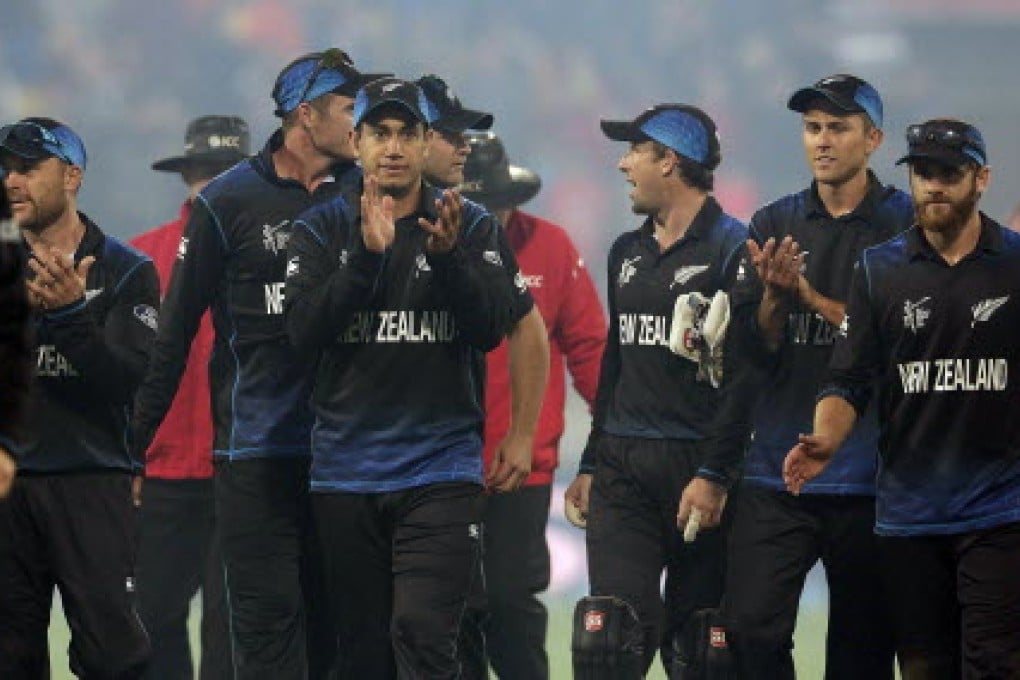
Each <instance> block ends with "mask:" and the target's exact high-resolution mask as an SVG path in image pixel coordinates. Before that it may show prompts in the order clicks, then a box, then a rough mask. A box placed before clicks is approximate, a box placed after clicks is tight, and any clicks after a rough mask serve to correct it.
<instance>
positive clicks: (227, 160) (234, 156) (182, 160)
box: [152, 153, 247, 172]
mask: <svg viewBox="0 0 1020 680" xmlns="http://www.w3.org/2000/svg"><path fill="white" fill-rule="evenodd" d="M245 158H247V156H245V155H243V154H240V153H229V154H212V153H211V154H194V155H191V156H172V157H170V158H164V159H162V160H158V161H156V162H155V163H153V164H152V169H153V170H156V171H159V172H181V171H182V170H185V169H186V168H188V167H190V166H192V165H195V164H196V163H222V164H224V165H233V164H234V163H239V162H240V161H242V160H244V159H245Z"/></svg>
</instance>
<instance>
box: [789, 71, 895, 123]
mask: <svg viewBox="0 0 1020 680" xmlns="http://www.w3.org/2000/svg"><path fill="white" fill-rule="evenodd" d="M816 99H825V100H827V101H829V102H830V103H832V104H833V105H835V106H836V108H838V109H840V110H841V111H846V112H847V113H863V114H865V115H866V116H867V117H868V118H870V119H871V123H872V124H873V125H874V126H875V127H877V128H881V127H882V98H881V97H880V96H879V95H878V90H876V89H875V88H873V87H872V86H871V85H870V84H868V83H867V82H866V81H864V80H861V79H860V78H858V77H857V76H851V75H847V74H845V73H838V74H836V75H834V76H829V77H828V78H822V79H821V80H819V81H818V82H817V83H815V84H814V85H811V86H810V87H802V88H801V89H799V90H797V91H796V92H794V93H793V96H792V97H790V101H789V102H787V104H786V106H787V108H789V109H790V110H791V111H797V112H798V113H804V112H805V111H807V109H808V106H810V105H811V102H812V101H814V100H816Z"/></svg>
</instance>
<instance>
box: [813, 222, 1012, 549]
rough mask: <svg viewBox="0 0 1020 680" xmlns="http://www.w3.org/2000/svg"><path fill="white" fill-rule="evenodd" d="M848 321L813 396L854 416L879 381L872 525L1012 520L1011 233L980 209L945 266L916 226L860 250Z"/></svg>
mask: <svg viewBox="0 0 1020 680" xmlns="http://www.w3.org/2000/svg"><path fill="white" fill-rule="evenodd" d="M847 319H848V321H847V323H846V324H845V330H846V337H840V338H839V340H838V341H837V342H836V348H835V351H834V353H833V357H832V378H831V386H830V388H828V389H826V390H824V391H823V392H822V395H823V396H824V395H826V394H833V393H835V394H838V395H840V396H843V397H844V398H846V399H847V400H848V401H850V402H851V403H852V404H853V405H854V408H855V409H857V410H858V412H860V411H861V410H862V409H863V408H864V406H865V404H866V403H867V395H868V393H869V391H870V389H869V387H870V386H871V385H872V381H871V380H872V378H873V377H874V376H876V375H877V377H878V381H877V385H878V386H879V392H878V394H879V399H878V409H879V418H880V422H881V424H882V427H881V438H880V442H879V447H880V451H881V466H880V471H879V476H878V488H877V513H876V514H877V518H876V530H877V531H878V533H880V534H885V535H891V536H911V535H927V534H955V533H963V532H969V531H977V530H980V529H986V528H989V527H993V526H997V525H1000V524H1005V523H1007V522H1015V521H1017V520H1020V387H1018V382H1017V380H1016V377H1017V376H1018V375H1020V343H1018V342H1017V339H1016V336H1017V332H1016V331H1017V328H1020V235H1017V234H1015V233H1013V232H1011V231H1009V230H1007V229H1005V228H1003V227H1002V226H1000V225H999V224H996V223H995V222H994V221H992V220H990V219H988V218H987V217H985V216H984V215H982V216H981V236H980V240H979V241H978V244H977V247H976V248H975V249H974V251H973V252H972V253H971V254H969V255H968V256H966V257H965V258H963V259H962V260H961V261H960V262H959V263H957V264H956V265H955V266H949V265H948V264H947V263H946V262H945V260H943V259H942V258H941V257H940V256H939V255H938V254H937V253H936V252H935V251H934V250H933V249H932V248H931V246H930V245H929V244H928V242H927V240H926V239H925V238H924V235H923V234H922V233H921V231H920V229H918V228H914V229H910V230H909V231H907V232H906V233H904V234H902V235H901V236H899V237H897V238H896V239H894V240H892V241H889V242H888V243H885V244H882V245H880V246H877V247H875V248H870V249H868V250H867V251H865V252H864V254H863V256H862V257H861V259H860V265H859V266H858V268H857V271H856V272H855V273H854V279H853V288H852V290H851V292H850V301H849V304H848V306H847ZM842 455H844V453H843V451H840V452H838V453H837V454H836V456H837V459H838V457H839V456H842ZM833 462H836V461H833Z"/></svg>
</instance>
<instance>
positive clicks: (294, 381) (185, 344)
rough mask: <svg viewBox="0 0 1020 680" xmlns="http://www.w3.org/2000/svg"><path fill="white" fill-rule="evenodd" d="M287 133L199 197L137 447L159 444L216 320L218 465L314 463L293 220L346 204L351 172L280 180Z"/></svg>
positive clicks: (167, 308) (144, 397) (347, 167)
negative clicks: (292, 289)
mask: <svg viewBox="0 0 1020 680" xmlns="http://www.w3.org/2000/svg"><path fill="white" fill-rule="evenodd" d="M282 143H283V138H282V133H281V132H279V131H278V132H277V133H276V134H274V135H273V137H272V138H271V139H270V140H269V142H268V143H267V144H266V146H265V148H264V149H263V150H262V152H261V153H259V154H258V155H257V156H255V157H253V158H250V159H247V160H244V161H242V162H240V163H238V164H237V165H235V166H234V167H233V168H231V169H230V170H228V171H226V172H225V173H223V174H222V175H220V176H219V177H217V178H216V179H214V180H213V181H212V182H211V183H210V184H209V185H208V186H206V187H205V189H203V190H202V192H201V193H199V195H198V197H197V199H196V200H195V202H194V204H193V206H192V211H191V215H190V217H189V219H188V224H187V226H186V227H185V230H184V236H183V237H182V238H181V244H180V249H179V253H178V256H177V262H176V263H175V264H174V269H173V272H172V274H171V277H170V283H169V286H168V288H167V292H166V297H165V298H164V301H163V319H164V323H163V324H162V325H161V328H160V333H159V336H158V337H157V339H156V343H155V347H154V351H153V354H154V356H153V361H152V362H151V365H150V368H149V372H148V375H147V376H146V380H145V382H144V384H143V385H142V388H141V389H140V390H139V394H138V399H137V405H138V408H137V414H136V430H137V439H138V441H136V442H134V445H135V447H136V448H137V447H141V448H143V449H144V447H145V446H146V445H147V443H148V442H149V441H150V440H151V438H152V435H153V433H154V432H155V430H156V427H157V426H158V425H159V423H160V422H161V421H162V419H163V417H164V415H165V414H166V412H167V410H168V409H169V407H170V404H171V402H172V400H173V397H174V394H175V393H176V391H177V386H178V383H179V382H180V378H181V374H182V372H183V370H184V365H185V362H186V360H187V357H188V352H189V349H190V347H191V341H192V339H193V338H194V336H195V332H196V329H197V328H198V323H199V321H200V319H201V318H202V314H203V313H204V312H205V310H206V309H207V308H208V309H210V310H211V315H212V322H213V328H214V329H215V342H214V345H213V352H212V356H211V358H210V366H209V383H210V390H211V393H212V394H211V396H212V411H213V414H212V415H213V423H214V426H215V442H214V448H213V455H214V456H219V457H226V458H231V459H237V458H259V457H278V456H307V455H308V454H309V433H310V430H311V425H312V413H311V409H310V407H309V405H308V396H309V391H310V388H311V372H310V366H309V363H308V362H307V361H305V360H303V358H302V356H301V355H300V354H299V353H297V352H294V350H293V349H292V348H291V346H290V344H289V342H288V340H287V333H286V330H285V328H284V323H283V304H284V298H285V291H284V271H285V269H286V261H287V241H288V239H289V238H290V235H291V230H292V227H293V221H294V219H295V218H296V217H297V216H298V215H299V214H301V213H302V212H303V211H304V210H306V209H307V208H309V207H310V206H312V205H314V204H316V203H318V202H322V201H325V200H327V199H328V198H330V197H332V196H334V195H336V194H337V193H338V192H339V191H340V190H341V189H342V187H343V185H344V184H345V181H346V180H345V179H344V175H345V174H346V173H349V172H356V171H357V168H356V167H355V166H354V165H353V164H343V165H339V166H337V167H336V168H335V169H334V171H333V175H332V176H331V177H329V178H327V179H326V180H324V181H323V182H322V183H321V184H320V185H319V186H318V187H317V188H316V190H315V191H314V192H312V193H309V192H308V190H307V189H306V188H305V187H304V185H302V184H301V183H300V182H297V181H296V180H292V179H283V178H280V177H279V176H278V175H277V174H276V171H275V169H274V167H273V160H272V153H273V151H274V150H275V149H277V148H279V146H280V145H281V144H282Z"/></svg>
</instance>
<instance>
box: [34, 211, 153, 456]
mask: <svg viewBox="0 0 1020 680" xmlns="http://www.w3.org/2000/svg"><path fill="white" fill-rule="evenodd" d="M79 215H80V217H81V220H82V222H83V223H84V224H85V234H84V236H83V237H82V240H81V243H80V244H79V245H78V249H77V251H76V252H75V254H74V260H75V263H78V262H80V261H81V259H82V258H84V257H86V256H89V255H91V256H93V257H95V258H96V259H95V262H94V263H93V264H92V267H91V268H90V269H89V271H88V275H87V277H86V281H85V295H84V297H83V298H82V299H81V300H78V301H77V302H74V303H72V304H70V305H67V306H65V307H61V308H58V309H50V310H48V311H46V312H44V313H41V314H35V315H34V317H33V323H34V327H35V333H34V340H35V355H36V371H35V384H34V385H33V388H32V390H31V393H30V397H29V403H28V409H27V411H26V415H27V419H26V420H27V422H26V425H25V427H24V429H23V438H21V439H20V440H19V441H18V442H17V450H18V452H19V455H20V458H19V460H18V472H19V474H32V473H59V472H82V471H95V470H115V471H116V470H119V471H123V472H131V471H132V470H136V469H140V468H141V465H142V463H141V459H140V458H139V459H136V460H132V458H131V456H130V455H129V451H128V445H127V426H128V416H129V412H130V407H131V400H132V398H133V397H134V393H135V389H136V388H137V387H138V384H139V382H141V380H142V376H143V375H144V374H145V366H146V362H147V361H148V357H149V349H150V348H151V347H152V340H153V338H154V337H155V335H156V326H157V323H158V311H157V310H158V307H159V281H158V279H157V276H156V268H155V266H154V265H153V264H152V260H150V259H149V258H148V257H147V256H145V255H144V254H142V253H141V252H139V251H137V250H135V249H134V248H132V247H131V246H129V245H127V244H125V243H123V242H121V241H119V240H117V239H115V238H113V237H112V236H106V235H105V234H103V232H102V231H100V229H99V227H97V226H96V225H95V224H94V223H93V222H92V221H91V220H89V219H88V218H87V217H86V216H85V215H81V214H79Z"/></svg>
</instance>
